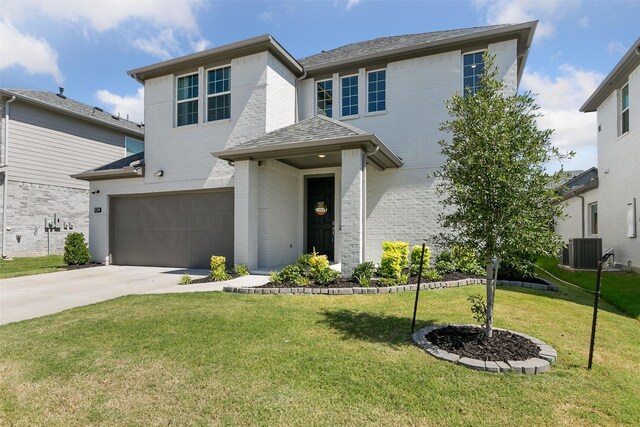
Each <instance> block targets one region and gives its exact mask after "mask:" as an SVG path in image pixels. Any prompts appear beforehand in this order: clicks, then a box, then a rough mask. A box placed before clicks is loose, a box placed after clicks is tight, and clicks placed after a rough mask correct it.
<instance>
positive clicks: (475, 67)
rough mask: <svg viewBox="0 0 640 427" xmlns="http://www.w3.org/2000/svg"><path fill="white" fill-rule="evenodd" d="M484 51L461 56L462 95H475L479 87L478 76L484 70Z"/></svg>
mask: <svg viewBox="0 0 640 427" xmlns="http://www.w3.org/2000/svg"><path fill="white" fill-rule="evenodd" d="M483 55H484V51H481V52H473V53H467V54H466V55H464V56H463V60H462V62H463V73H464V74H463V76H464V77H463V79H464V80H463V90H464V95H465V96H466V95H467V94H471V95H475V94H476V91H477V90H478V89H480V76H481V75H482V73H483V72H484V60H483V59H482V56H483Z"/></svg>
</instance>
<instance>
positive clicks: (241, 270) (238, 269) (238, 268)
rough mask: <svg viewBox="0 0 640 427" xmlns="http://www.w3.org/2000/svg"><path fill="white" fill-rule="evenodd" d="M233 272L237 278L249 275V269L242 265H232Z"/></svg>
mask: <svg viewBox="0 0 640 427" xmlns="http://www.w3.org/2000/svg"><path fill="white" fill-rule="evenodd" d="M233 271H234V273H236V274H237V275H238V276H248V275H249V269H248V268H247V266H246V265H244V264H236V265H234V266H233Z"/></svg>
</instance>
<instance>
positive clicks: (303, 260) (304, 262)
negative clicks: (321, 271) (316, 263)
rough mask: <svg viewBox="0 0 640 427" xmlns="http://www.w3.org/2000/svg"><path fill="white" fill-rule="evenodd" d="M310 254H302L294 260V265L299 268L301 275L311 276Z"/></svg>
mask: <svg viewBox="0 0 640 427" xmlns="http://www.w3.org/2000/svg"><path fill="white" fill-rule="evenodd" d="M312 257H313V255H312V254H302V255H300V256H299V257H298V259H297V260H296V266H297V267H298V268H299V269H300V271H301V272H302V274H303V275H305V276H311V258H312Z"/></svg>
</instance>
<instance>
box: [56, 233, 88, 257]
mask: <svg viewBox="0 0 640 427" xmlns="http://www.w3.org/2000/svg"><path fill="white" fill-rule="evenodd" d="M62 259H63V260H64V263H65V264H67V265H81V264H86V263H88V262H89V260H90V259H91V254H90V253H89V247H88V246H87V242H85V240H84V234H82V233H69V234H67V238H66V239H65V241H64V257H63V258H62Z"/></svg>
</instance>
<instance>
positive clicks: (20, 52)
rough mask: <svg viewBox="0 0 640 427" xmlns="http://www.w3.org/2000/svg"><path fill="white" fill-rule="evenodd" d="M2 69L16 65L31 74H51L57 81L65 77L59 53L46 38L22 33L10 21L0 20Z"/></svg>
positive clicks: (0, 62)
mask: <svg viewBox="0 0 640 427" xmlns="http://www.w3.org/2000/svg"><path fill="white" fill-rule="evenodd" d="M0 39H2V42H1V43H0V58H1V61H0V70H5V69H7V68H11V67H14V66H19V67H22V68H24V69H25V70H26V71H27V72H28V73H29V74H31V75H33V74H50V75H51V76H52V77H53V79H54V80H55V81H56V83H62V82H63V81H64V77H63V76H62V72H60V67H59V66H58V53H57V52H56V51H55V49H53V48H52V47H51V46H50V45H49V43H47V41H46V40H42V39H38V38H35V37H32V36H30V35H28V34H24V33H21V32H20V31H19V30H18V29H17V28H16V27H14V26H13V25H12V24H11V23H10V22H8V21H0Z"/></svg>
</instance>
